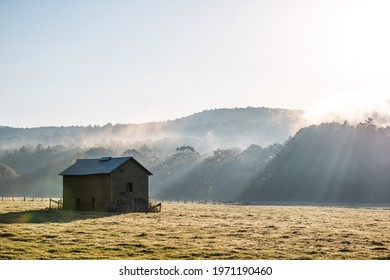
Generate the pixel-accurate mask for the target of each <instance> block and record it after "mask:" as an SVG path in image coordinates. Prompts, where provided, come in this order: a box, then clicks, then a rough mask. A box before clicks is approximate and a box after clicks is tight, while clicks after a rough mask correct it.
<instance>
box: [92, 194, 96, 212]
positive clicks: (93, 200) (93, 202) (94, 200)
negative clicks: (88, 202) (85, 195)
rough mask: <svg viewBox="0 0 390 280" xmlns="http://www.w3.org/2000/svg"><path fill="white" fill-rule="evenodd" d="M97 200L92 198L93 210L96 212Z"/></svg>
mask: <svg viewBox="0 0 390 280" xmlns="http://www.w3.org/2000/svg"><path fill="white" fill-rule="evenodd" d="M95 202H96V198H94V197H92V210H95Z"/></svg>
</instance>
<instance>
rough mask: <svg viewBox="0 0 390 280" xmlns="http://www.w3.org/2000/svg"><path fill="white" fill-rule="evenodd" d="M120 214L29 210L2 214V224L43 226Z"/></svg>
mask: <svg viewBox="0 0 390 280" xmlns="http://www.w3.org/2000/svg"><path fill="white" fill-rule="evenodd" d="M121 214H123V213H119V212H81V211H70V210H47V209H46V210H45V209H41V210H27V211H19V212H8V213H2V214H0V223H4V224H25V223H33V224H43V223H69V222H72V221H77V220H86V219H98V218H104V217H111V216H116V215H121Z"/></svg>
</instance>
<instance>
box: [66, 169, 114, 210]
mask: <svg viewBox="0 0 390 280" xmlns="http://www.w3.org/2000/svg"><path fill="white" fill-rule="evenodd" d="M109 183H110V177H109V175H104V174H99V175H83V176H69V175H67V176H63V199H64V205H63V209H64V210H83V211H107V210H108V209H107V208H108V201H109V195H110V192H109ZM78 199H79V205H77V203H78V202H77V200H78Z"/></svg>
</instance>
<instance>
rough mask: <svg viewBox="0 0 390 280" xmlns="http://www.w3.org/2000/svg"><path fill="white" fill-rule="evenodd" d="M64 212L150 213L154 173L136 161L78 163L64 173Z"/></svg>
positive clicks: (119, 160)
mask: <svg viewBox="0 0 390 280" xmlns="http://www.w3.org/2000/svg"><path fill="white" fill-rule="evenodd" d="M59 175H61V176H62V177H63V209H64V210H82V211H113V212H128V211H134V212H144V211H145V212H146V211H147V210H148V204H149V176H150V175H152V173H151V172H150V171H149V170H147V169H146V168H145V167H144V166H142V165H141V164H140V163H139V162H138V161H136V160H135V159H134V158H133V157H118V158H112V157H104V158H100V159H78V160H77V161H76V162H75V163H74V164H73V165H71V166H70V167H68V168H67V169H65V170H64V171H62V172H61V173H60V174H59Z"/></svg>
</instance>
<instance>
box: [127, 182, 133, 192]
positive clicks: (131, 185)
mask: <svg viewBox="0 0 390 280" xmlns="http://www.w3.org/2000/svg"><path fill="white" fill-rule="evenodd" d="M126 191H127V192H133V183H126Z"/></svg>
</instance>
